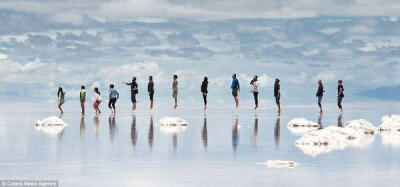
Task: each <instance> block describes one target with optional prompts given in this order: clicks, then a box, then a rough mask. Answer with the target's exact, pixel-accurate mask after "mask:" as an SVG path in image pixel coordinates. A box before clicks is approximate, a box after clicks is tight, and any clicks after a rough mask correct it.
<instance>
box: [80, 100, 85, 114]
mask: <svg viewBox="0 0 400 187" xmlns="http://www.w3.org/2000/svg"><path fill="white" fill-rule="evenodd" d="M81 108H82V114H85V102H84V101H81Z"/></svg>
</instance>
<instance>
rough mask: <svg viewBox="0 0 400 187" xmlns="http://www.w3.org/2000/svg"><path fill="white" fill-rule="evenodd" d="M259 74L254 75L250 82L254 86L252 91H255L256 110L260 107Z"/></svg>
mask: <svg viewBox="0 0 400 187" xmlns="http://www.w3.org/2000/svg"><path fill="white" fill-rule="evenodd" d="M257 81H258V76H257V75H254V77H253V79H252V80H251V82H250V84H251V86H252V88H251V90H250V92H251V93H253V96H254V102H255V105H256V106H255V107H254V110H256V109H257V108H258V83H257Z"/></svg>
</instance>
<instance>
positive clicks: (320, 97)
mask: <svg viewBox="0 0 400 187" xmlns="http://www.w3.org/2000/svg"><path fill="white" fill-rule="evenodd" d="M321 101H322V96H319V97H318V106H319V113H322V104H321Z"/></svg>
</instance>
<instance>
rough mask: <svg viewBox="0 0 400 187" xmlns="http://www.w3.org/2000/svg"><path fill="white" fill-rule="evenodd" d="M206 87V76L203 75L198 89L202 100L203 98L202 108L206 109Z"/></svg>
mask: <svg viewBox="0 0 400 187" xmlns="http://www.w3.org/2000/svg"><path fill="white" fill-rule="evenodd" d="M207 87H208V78H207V77H204V80H203V82H202V83H201V89H200V91H201V93H202V95H203V100H204V110H206V109H207V94H208V90H207Z"/></svg>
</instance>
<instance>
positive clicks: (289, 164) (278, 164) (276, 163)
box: [257, 160, 298, 168]
mask: <svg viewBox="0 0 400 187" xmlns="http://www.w3.org/2000/svg"><path fill="white" fill-rule="evenodd" d="M257 164H261V165H266V166H268V167H270V168H294V167H296V166H297V165H298V164H297V163H296V162H294V161H284V160H268V161H267V162H263V163H257Z"/></svg>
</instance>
